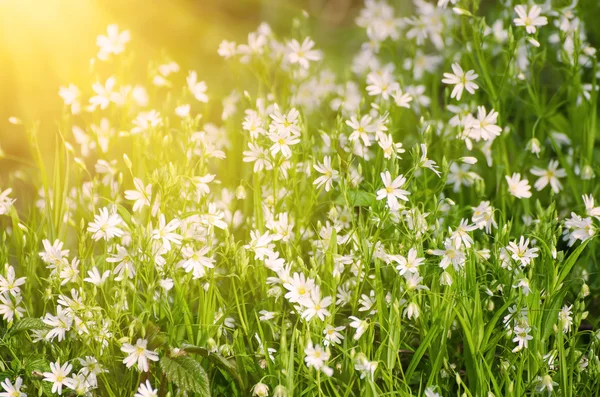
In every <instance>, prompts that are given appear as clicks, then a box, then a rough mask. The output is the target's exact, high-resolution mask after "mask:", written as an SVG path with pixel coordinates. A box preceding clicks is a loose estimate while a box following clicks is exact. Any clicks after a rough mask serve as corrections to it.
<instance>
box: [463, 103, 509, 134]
mask: <svg viewBox="0 0 600 397" xmlns="http://www.w3.org/2000/svg"><path fill="white" fill-rule="evenodd" d="M497 120H498V112H496V111H495V110H494V109H492V110H490V112H489V113H487V112H486V110H485V106H478V107H477V118H474V117H472V116H470V117H468V120H466V121H465V131H464V135H465V136H466V137H468V138H471V139H475V140H476V141H477V142H479V141H480V140H482V139H483V140H484V141H489V140H492V139H494V138H495V137H497V136H499V135H500V133H501V132H502V128H500V127H498V126H497V125H496V123H497Z"/></svg>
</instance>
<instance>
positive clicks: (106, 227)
mask: <svg viewBox="0 0 600 397" xmlns="http://www.w3.org/2000/svg"><path fill="white" fill-rule="evenodd" d="M121 223H123V220H122V219H121V217H120V216H119V215H118V214H114V213H113V214H109V212H108V208H106V207H105V208H101V209H100V214H99V215H94V222H90V223H89V225H88V229H87V230H88V232H90V233H92V238H93V239H94V240H95V241H98V240H100V239H105V240H107V241H108V240H110V239H112V238H113V237H121V236H122V235H123V233H124V232H123V230H121V229H120V228H119V226H120V225H121Z"/></svg>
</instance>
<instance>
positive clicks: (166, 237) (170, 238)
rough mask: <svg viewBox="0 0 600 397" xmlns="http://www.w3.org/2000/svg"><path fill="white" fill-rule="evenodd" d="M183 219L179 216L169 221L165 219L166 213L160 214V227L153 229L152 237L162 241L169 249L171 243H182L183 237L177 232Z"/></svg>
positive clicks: (166, 248)
mask: <svg viewBox="0 0 600 397" xmlns="http://www.w3.org/2000/svg"><path fill="white" fill-rule="evenodd" d="M180 224H181V221H180V220H179V219H177V218H175V219H172V220H171V221H170V222H169V223H167V221H166V220H165V215H164V214H160V216H159V217H158V227H157V228H156V229H154V230H152V239H154V240H159V241H161V242H162V245H163V248H164V249H165V250H167V251H170V250H171V243H173V244H175V245H181V241H182V240H183V237H182V236H181V235H180V234H177V233H175V230H177V228H178V227H179V225H180Z"/></svg>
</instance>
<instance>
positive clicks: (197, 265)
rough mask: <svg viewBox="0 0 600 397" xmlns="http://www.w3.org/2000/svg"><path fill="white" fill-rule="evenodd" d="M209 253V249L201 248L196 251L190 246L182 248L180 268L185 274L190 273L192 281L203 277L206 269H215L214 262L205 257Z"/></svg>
mask: <svg viewBox="0 0 600 397" xmlns="http://www.w3.org/2000/svg"><path fill="white" fill-rule="evenodd" d="M208 251H209V247H202V248H201V249H199V250H198V251H194V249H193V248H192V247H190V246H186V247H183V249H182V250H181V253H182V254H183V257H184V259H183V260H182V261H181V262H180V266H181V267H183V269H184V270H185V271H186V273H190V272H192V274H193V277H194V279H199V278H202V277H204V275H205V273H206V269H207V268H208V269H212V268H214V267H215V265H214V263H215V260H214V259H213V258H210V257H207V256H206V254H207V253H208Z"/></svg>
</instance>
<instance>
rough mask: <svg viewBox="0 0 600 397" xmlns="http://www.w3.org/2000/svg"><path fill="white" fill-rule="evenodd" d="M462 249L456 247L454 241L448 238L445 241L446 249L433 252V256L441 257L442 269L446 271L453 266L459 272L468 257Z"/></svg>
mask: <svg viewBox="0 0 600 397" xmlns="http://www.w3.org/2000/svg"><path fill="white" fill-rule="evenodd" d="M461 248H462V247H458V248H457V247H456V246H455V244H454V242H453V241H452V239H450V238H447V239H445V240H444V249H443V250H440V249H436V250H433V251H431V253H432V254H433V255H437V256H441V257H442V260H441V261H440V267H441V268H442V269H444V270H446V269H447V268H448V266H450V265H452V266H453V267H454V269H455V270H456V271H459V270H460V269H461V268H462V267H463V266H464V264H465V261H466V260H467V257H466V255H465V253H464V251H463V250H462V249H461Z"/></svg>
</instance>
